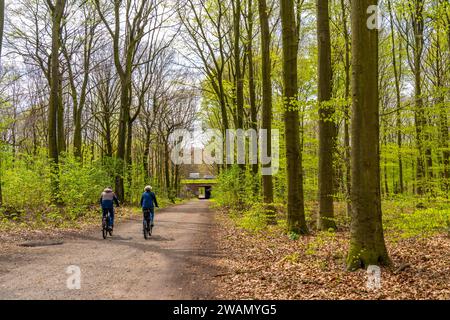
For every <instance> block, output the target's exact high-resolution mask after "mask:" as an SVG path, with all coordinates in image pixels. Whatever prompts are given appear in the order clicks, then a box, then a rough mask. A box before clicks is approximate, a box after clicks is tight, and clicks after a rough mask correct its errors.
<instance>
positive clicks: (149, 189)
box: [144, 186, 153, 191]
mask: <svg viewBox="0 0 450 320" xmlns="http://www.w3.org/2000/svg"><path fill="white" fill-rule="evenodd" d="M152 189H153V188H152V186H146V187H145V188H144V191H152Z"/></svg>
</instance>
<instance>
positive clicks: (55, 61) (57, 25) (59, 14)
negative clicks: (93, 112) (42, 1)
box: [47, 0, 66, 203]
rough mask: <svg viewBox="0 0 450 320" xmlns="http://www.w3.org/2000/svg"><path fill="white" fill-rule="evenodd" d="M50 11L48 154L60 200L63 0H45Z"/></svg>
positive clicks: (56, 199) (55, 199) (55, 194)
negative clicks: (50, 48) (59, 133)
mask: <svg viewBox="0 0 450 320" xmlns="http://www.w3.org/2000/svg"><path fill="white" fill-rule="evenodd" d="M47 3H48V5H49V7H50V10H51V13H52V50H51V60H50V61H51V62H50V68H51V70H50V74H51V77H50V98H49V107H48V154H49V160H50V165H51V177H52V178H51V186H52V201H53V202H55V203H57V202H60V196H59V169H58V162H59V152H60V150H59V146H60V144H59V141H58V127H59V126H58V122H59V121H58V118H59V116H60V102H61V101H60V96H59V94H60V79H59V78H60V71H59V49H60V47H61V41H60V40H61V22H62V18H63V14H64V8H65V4H66V1H65V0H56V3H55V4H53V3H52V2H51V1H50V0H47Z"/></svg>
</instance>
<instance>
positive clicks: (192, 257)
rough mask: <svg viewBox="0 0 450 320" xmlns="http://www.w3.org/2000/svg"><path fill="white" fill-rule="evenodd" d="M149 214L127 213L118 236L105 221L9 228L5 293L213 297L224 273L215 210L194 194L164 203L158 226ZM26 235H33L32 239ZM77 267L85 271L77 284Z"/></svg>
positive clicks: (2, 254) (0, 270)
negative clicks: (145, 218)
mask: <svg viewBox="0 0 450 320" xmlns="http://www.w3.org/2000/svg"><path fill="white" fill-rule="evenodd" d="M122 210H123V209H122ZM141 219H142V218H141V215H136V214H130V215H123V214H122V218H121V219H120V221H117V223H116V229H115V231H114V235H113V237H109V238H108V239H107V240H103V238H102V236H101V230H100V226H98V225H97V227H95V228H90V227H89V228H87V229H84V230H83V228H82V229H80V230H74V231H67V230H66V231H58V232H53V233H51V232H50V231H49V230H41V231H36V230H35V231H33V232H32V231H29V232H28V233H26V234H23V233H22V234H20V233H15V236H14V237H15V238H14V237H12V236H11V234H9V236H8V235H7V233H5V234H4V235H3V240H4V241H2V242H1V243H0V248H1V251H0V299H76V300H78V299H153V300H159V299H207V298H214V297H215V294H214V287H213V286H212V285H209V284H210V283H212V279H213V278H214V276H216V274H217V271H216V270H215V267H214V261H216V260H217V257H216V256H217V255H218V253H217V251H216V248H215V246H214V242H212V241H211V238H212V237H213V236H212V233H213V232H214V230H215V225H214V213H213V212H212V211H211V210H210V209H209V204H208V202H202V201H191V202H188V203H185V204H182V205H177V206H173V207H169V208H166V209H162V210H157V213H156V221H155V229H154V233H153V235H152V237H151V239H149V240H145V239H144V237H143V235H142V224H141V221H142V220H141ZM24 237H25V238H24ZM69 266H77V267H79V268H80V271H81V288H80V290H70V289H68V287H67V281H68V279H69V277H70V274H67V273H66V271H67V268H68V267H69Z"/></svg>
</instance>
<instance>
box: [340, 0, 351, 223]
mask: <svg viewBox="0 0 450 320" xmlns="http://www.w3.org/2000/svg"><path fill="white" fill-rule="evenodd" d="M341 9H342V24H343V28H344V42H345V67H344V68H345V101H346V103H345V110H344V148H345V187H346V202H347V215H349V216H350V215H351V212H352V203H351V201H350V198H351V188H352V185H351V184H352V183H351V165H350V162H351V160H350V158H351V155H350V132H349V130H350V126H349V121H350V104H349V100H350V81H351V79H350V35H349V30H348V20H347V10H346V5H345V0H341Z"/></svg>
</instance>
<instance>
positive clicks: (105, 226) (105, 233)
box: [102, 212, 113, 239]
mask: <svg viewBox="0 0 450 320" xmlns="http://www.w3.org/2000/svg"><path fill="white" fill-rule="evenodd" d="M110 219H111V217H110V214H109V212H108V214H107V215H106V216H104V217H103V219H102V234H103V239H106V238H107V237H108V233H109V236H110V237H112V235H113V230H112V228H110V227H109V223H110Z"/></svg>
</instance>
